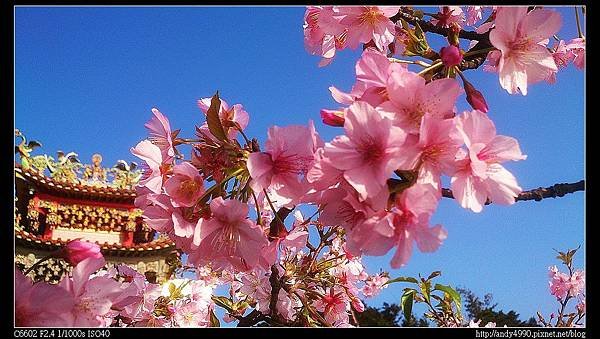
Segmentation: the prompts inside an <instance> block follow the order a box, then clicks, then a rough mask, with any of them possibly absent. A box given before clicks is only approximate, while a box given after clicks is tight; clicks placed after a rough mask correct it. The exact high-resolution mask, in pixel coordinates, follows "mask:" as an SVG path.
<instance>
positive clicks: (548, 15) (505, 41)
mask: <svg viewBox="0 0 600 339" xmlns="http://www.w3.org/2000/svg"><path fill="white" fill-rule="evenodd" d="M495 25H496V26H495V28H494V29H493V30H492V31H491V32H490V42H491V43H492V45H494V47H496V48H497V49H499V50H500V51H501V52H502V56H501V57H500V61H499V63H498V71H499V73H500V85H501V86H502V88H504V89H506V90H507V91H508V93H510V94H515V93H517V90H519V91H520V92H521V94H523V95H527V85H528V84H532V83H536V82H539V81H542V80H545V79H547V78H548V77H549V76H550V74H551V73H552V72H555V71H556V70H557V67H556V63H555V62H554V59H553V58H552V54H551V53H550V52H549V51H548V49H547V48H546V47H545V45H544V42H545V40H546V39H548V38H549V37H551V36H552V35H554V34H555V33H556V32H557V31H558V30H559V28H560V26H561V17H560V15H559V14H558V13H557V12H555V11H552V10H548V9H534V10H532V11H530V12H527V7H499V8H498V10H497V12H496V20H495Z"/></svg>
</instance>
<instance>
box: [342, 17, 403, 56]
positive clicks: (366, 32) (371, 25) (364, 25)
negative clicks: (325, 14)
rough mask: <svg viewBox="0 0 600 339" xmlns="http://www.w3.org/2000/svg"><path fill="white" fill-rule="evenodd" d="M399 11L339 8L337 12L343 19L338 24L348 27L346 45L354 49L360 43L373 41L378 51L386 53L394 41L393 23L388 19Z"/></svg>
mask: <svg viewBox="0 0 600 339" xmlns="http://www.w3.org/2000/svg"><path fill="white" fill-rule="evenodd" d="M399 10H400V7H398V6H379V7H377V6H348V7H341V8H340V10H339V11H340V14H343V15H344V17H343V19H342V20H341V21H340V23H341V24H343V25H346V26H348V38H347V41H346V43H347V44H348V46H349V47H350V48H352V49H355V48H357V47H358V45H359V44H360V43H367V42H369V41H371V40H373V42H374V43H375V45H376V46H377V48H378V49H379V50H380V51H382V52H385V51H387V47H388V45H389V44H391V43H392V42H393V41H394V32H395V28H394V23H393V22H392V21H391V20H390V19H389V18H390V17H392V16H394V15H396V14H397V13H398V11H399Z"/></svg>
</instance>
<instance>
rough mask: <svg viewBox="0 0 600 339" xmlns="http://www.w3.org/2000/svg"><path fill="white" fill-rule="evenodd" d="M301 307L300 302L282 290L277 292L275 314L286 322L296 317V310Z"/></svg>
mask: <svg viewBox="0 0 600 339" xmlns="http://www.w3.org/2000/svg"><path fill="white" fill-rule="evenodd" d="M300 306H302V303H301V302H300V300H299V299H298V298H297V297H296V296H294V295H292V294H290V293H288V292H286V291H285V290H284V289H283V288H282V289H280V290H279V294H277V304H276V308H277V313H279V314H280V315H281V316H282V317H283V318H284V319H286V320H288V321H292V320H294V317H295V315H296V308H298V307H300Z"/></svg>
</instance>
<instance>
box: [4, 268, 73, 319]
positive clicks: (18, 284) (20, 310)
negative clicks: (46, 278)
mask: <svg viewBox="0 0 600 339" xmlns="http://www.w3.org/2000/svg"><path fill="white" fill-rule="evenodd" d="M73 305H74V300H73V296H71V294H70V293H68V291H66V290H65V289H63V288H61V287H60V286H57V285H50V284H47V283H44V282H38V283H36V284H33V281H32V280H31V279H30V278H29V277H26V276H25V275H23V273H22V272H21V271H20V270H19V269H17V268H15V313H14V315H15V326H19V327H53V326H65V325H66V324H68V320H69V316H68V315H69V314H70V313H71V310H72V309H73Z"/></svg>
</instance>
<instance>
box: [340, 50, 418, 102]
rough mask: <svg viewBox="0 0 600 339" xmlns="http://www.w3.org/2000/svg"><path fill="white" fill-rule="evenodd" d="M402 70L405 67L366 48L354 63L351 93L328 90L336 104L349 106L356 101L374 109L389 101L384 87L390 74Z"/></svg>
mask: <svg viewBox="0 0 600 339" xmlns="http://www.w3.org/2000/svg"><path fill="white" fill-rule="evenodd" d="M402 70H406V65H404V64H400V63H392V62H390V60H389V59H388V58H387V56H385V55H384V54H382V53H381V52H379V51H377V50H375V49H373V48H367V49H366V50H364V51H363V53H362V55H361V57H360V59H359V60H358V61H357V62H356V66H355V71H356V83H355V84H354V86H352V90H351V92H350V93H344V92H341V91H340V90H338V89H337V88H335V87H333V86H331V87H330V88H329V90H330V91H331V95H332V97H333V99H334V100H335V101H337V102H338V103H341V104H344V105H350V104H352V103H353V102H354V101H356V100H361V101H365V102H367V103H369V104H370V105H371V106H373V107H376V106H379V104H381V103H382V102H385V101H388V100H389V96H388V91H387V88H386V86H387V82H388V78H389V76H390V74H391V73H392V72H395V71H402Z"/></svg>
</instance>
